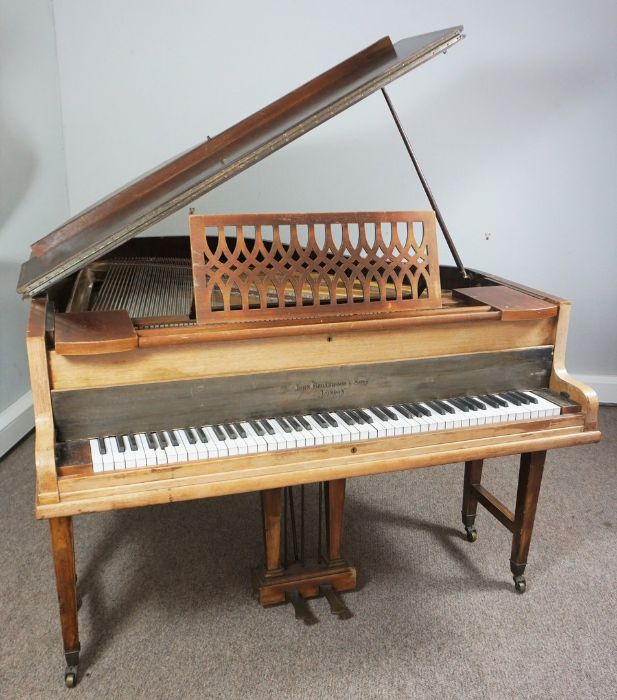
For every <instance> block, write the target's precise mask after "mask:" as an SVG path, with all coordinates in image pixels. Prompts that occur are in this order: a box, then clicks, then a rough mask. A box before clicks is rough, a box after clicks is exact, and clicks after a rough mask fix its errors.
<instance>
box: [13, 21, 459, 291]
mask: <svg viewBox="0 0 617 700" xmlns="http://www.w3.org/2000/svg"><path fill="white" fill-rule="evenodd" d="M462 32H463V28H462V27H460V26H459V27H451V28H449V29H443V30H441V31H436V32H431V33H429V34H422V35H420V36H415V37H410V38H408V39H402V40H401V41H399V42H397V43H396V44H394V45H393V44H392V42H391V40H390V38H389V37H384V38H383V39H380V40H379V41H377V42H375V43H374V44H372V45H371V46H369V47H367V48H366V49H364V51H361V52H360V53H357V54H355V55H354V56H352V57H351V58H348V59H347V60H346V61H343V62H342V63H339V64H338V65H336V66H334V68H331V69H330V70H328V71H326V72H325V73H322V74H321V75H319V76H318V77H316V78H314V79H313V80H311V81H309V82H308V83H305V84H304V85H302V86H301V87H299V88H297V89H296V90H294V91H293V92H290V93H289V94H287V95H285V96H284V97H282V98H280V99H279V100H277V101H276V102H273V103H272V104H270V105H268V106H267V107H265V108H264V109H262V110H260V111H259V112H255V114H253V115H251V116H250V117H247V118H246V119H244V120H243V121H241V122H238V123H237V124H235V125H234V126H232V127H230V128H229V129H227V130H226V131H223V132H221V133H220V134H218V135H217V136H215V137H213V138H211V139H209V140H208V141H206V142H205V143H202V144H200V145H199V146H196V147H195V148H193V149H191V150H189V151H187V152H185V153H183V154H181V155H180V156H178V157H176V158H174V159H173V160H170V161H168V162H167V163H165V164H163V165H161V166H159V167H158V168H156V169H155V170H152V171H150V172H149V173H147V174H145V175H143V176H141V177H140V178H139V179H137V180H134V181H133V182H131V183H129V184H128V185H126V186H124V187H123V188H121V189H119V190H117V191H116V192H114V193H113V194H111V195H109V196H108V197H106V198H105V199H102V200H100V201H99V202H97V203H96V204H94V205H93V206H91V207H89V208H88V209H85V210H84V211H82V212H81V213H80V214H77V215H76V216H75V217H73V218H72V219H69V221H67V222H66V223H65V224H63V225H62V226H60V227H59V228H57V229H56V230H55V231H52V232H51V233H50V234H49V235H47V236H46V237H45V238H42V239H41V240H40V241H37V242H36V243H34V244H33V245H32V256H31V257H30V259H29V260H28V261H27V262H25V263H24V264H23V265H22V269H21V274H20V278H19V284H18V287H17V291H18V292H20V293H21V294H23V295H31V296H32V295H35V294H38V293H40V292H43V291H45V290H46V289H47V288H48V287H50V286H51V285H52V284H54V283H55V282H57V281H58V280H60V279H62V278H63V277H67V276H68V275H70V274H71V273H73V272H75V271H77V270H79V269H80V268H82V267H84V266H85V265H86V264H87V263H89V262H91V261H93V260H96V259H97V258H100V257H101V256H103V255H104V254H105V253H107V252H108V251H110V250H113V249H114V248H116V247H117V246H119V245H120V244H121V243H123V242H124V241H126V240H127V239H129V238H132V237H133V236H135V235H137V234H138V233H140V232H141V231H144V230H145V229H147V228H149V227H150V226H152V225H153V224H155V223H156V222H158V221H160V220H161V219H164V218H165V217H167V216H169V215H170V214H173V213H174V212H175V211H177V210H178V209H180V208H181V207H183V206H185V205H187V204H189V203H190V202H192V201H193V200H195V199H197V198H198V197H200V196H201V195H203V194H205V193H206V192H208V191H210V190H212V189H214V188H215V187H217V186H218V185H220V184H221V183H222V182H225V181H226V180H228V179H229V178H231V177H233V176H234V175H236V174H238V173H240V172H242V171H243V170H245V169H246V168H248V167H250V166H251V165H252V164H253V163H256V162H257V161H259V160H261V159H262V158H265V157H266V156H268V155H270V154H271V153H274V151H276V150H278V149H279V148H282V147H283V146H284V145H285V144H287V143H289V142H290V141H293V140H294V139H296V138H298V137H299V136H301V135H302V134H303V133H305V132H306V131H310V130H311V129H313V128H314V127H316V126H318V125H319V124H321V123H323V122H325V121H326V120H327V119H330V118H331V117H333V116H334V115H336V114H338V113H339V112H342V111H343V110H345V109H347V108H348V107H350V106H351V105H353V104H355V103H356V102H359V101H360V100H362V99H363V98H365V97H367V96H368V95H370V94H372V93H373V92H375V91H376V90H379V89H380V88H382V87H383V86H384V85H387V84H388V83H390V82H391V81H393V80H395V79H396V78H398V77H399V76H401V75H403V74H404V73H407V72H409V71H410V70H413V69H414V68H415V67H416V66H419V65H421V64H422V63H424V62H425V61H428V60H429V59H431V58H433V57H434V56H435V55H437V54H438V53H440V52H443V51H445V50H446V49H448V48H449V47H450V46H452V45H453V44H455V43H457V42H458V41H459V40H460V39H462V38H463V36H464V35H463V33H462Z"/></svg>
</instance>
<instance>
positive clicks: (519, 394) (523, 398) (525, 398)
mask: <svg viewBox="0 0 617 700" xmlns="http://www.w3.org/2000/svg"><path fill="white" fill-rule="evenodd" d="M508 393H510V394H513V395H514V396H517V397H518V398H519V399H520V400H521V401H522V402H523V403H524V404H525V405H526V406H529V405H530V404H532V403H537V401H532V400H531V398H530V397H529V396H527V395H526V394H523V392H522V391H510V392H508Z"/></svg>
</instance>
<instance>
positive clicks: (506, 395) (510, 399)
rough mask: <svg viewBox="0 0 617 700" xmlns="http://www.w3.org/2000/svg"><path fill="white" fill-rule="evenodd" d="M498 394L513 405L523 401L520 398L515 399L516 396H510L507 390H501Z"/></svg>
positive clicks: (518, 404)
mask: <svg viewBox="0 0 617 700" xmlns="http://www.w3.org/2000/svg"><path fill="white" fill-rule="evenodd" d="M499 396H501V398H502V399H504V400H505V401H507V402H508V403H511V404H514V405H515V406H520V405H521V404H522V403H523V402H522V401H521V400H520V399H517V398H516V396H511V395H510V393H509V392H507V391H502V392H501V393H500V394H499Z"/></svg>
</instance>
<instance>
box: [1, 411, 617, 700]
mask: <svg viewBox="0 0 617 700" xmlns="http://www.w3.org/2000/svg"><path fill="white" fill-rule="evenodd" d="M601 428H602V430H603V432H604V440H603V441H602V442H601V443H599V444H598V445H591V446H585V447H578V448H570V449H565V450H555V451H554V452H552V453H549V456H548V459H547V466H546V469H545V472H544V481H543V485H542V492H541V495H540V503H539V506H538V513H537V517H536V526H535V530H534V537H533V542H532V546H531V552H530V558H529V565H528V567H527V572H526V575H527V584H528V586H527V593H525V595H522V596H521V595H517V594H516V593H515V592H514V587H513V584H512V579H511V576H510V572H509V562H508V560H509V549H510V537H509V533H508V532H507V531H506V530H505V528H503V527H502V526H501V525H500V524H499V523H497V521H495V520H494V519H493V518H492V517H491V516H490V515H489V514H488V513H486V512H484V511H482V509H480V512H479V515H478V518H477V521H476V524H477V526H478V530H479V537H478V541H477V542H476V543H475V544H470V543H468V542H467V541H466V540H465V539H464V537H463V535H462V526H461V525H460V505H461V485H462V475H463V471H462V465H460V464H455V465H449V466H446V467H437V468H434V469H427V470H419V471H414V472H407V473H397V474H389V475H383V476H376V477H369V478H365V479H354V480H352V481H351V482H349V484H348V499H347V505H346V530H345V543H344V550H345V554H346V555H347V557H348V559H349V560H350V561H352V562H353V563H354V564H355V565H356V566H357V567H358V575H359V583H360V589H359V590H358V591H356V592H354V593H349V594H347V595H346V596H345V600H346V602H347V604H348V605H349V607H350V608H351V609H352V611H353V612H354V617H353V619H351V620H348V621H340V620H339V619H338V618H336V617H334V616H332V615H331V614H330V613H329V608H328V606H327V603H326V602H325V601H323V600H318V601H315V602H313V603H312V609H313V611H314V612H315V614H316V615H317V616H318V617H319V619H320V622H319V624H317V625H314V626H312V627H307V626H305V625H303V624H302V623H301V622H297V621H296V620H294V617H293V614H292V611H291V609H290V608H289V607H288V606H280V607H275V608H270V609H262V608H261V607H260V606H259V605H258V604H257V603H256V602H255V601H254V599H253V597H252V594H251V588H250V577H249V567H250V566H251V565H253V564H255V563H258V562H259V561H260V560H261V552H262V550H261V528H260V524H259V499H258V497H257V496H256V495H255V494H247V495H242V496H234V497H231V496H230V497H223V498H214V499H209V500H205V501H201V502H199V501H194V502H187V503H178V504H173V505H169V506H165V507H163V506H156V507H149V508H141V509H136V510H127V511H116V512H113V513H104V514H96V515H86V516H82V517H80V518H77V519H76V520H75V537H76V551H77V566H78V574H79V592H80V595H81V597H82V599H83V603H82V607H81V611H80V625H81V640H82V654H81V657H82V658H81V664H80V672H81V678H80V683H79V685H78V686H77V688H76V689H75V690H72V691H70V690H67V689H65V688H64V684H63V671H64V659H63V656H62V647H61V640H60V633H59V621H58V609H57V600H56V597H55V588H54V584H53V570H52V562H51V556H50V552H49V538H48V532H47V529H48V528H47V527H46V524H45V523H44V522H36V521H35V520H34V518H33V516H32V510H33V491H34V468H33V450H34V440H33V437H32V436H29V437H28V438H26V439H25V440H24V441H22V442H21V443H20V444H19V445H18V446H16V447H15V448H14V449H13V450H12V451H11V452H10V453H9V454H8V455H6V456H5V458H4V459H3V460H2V461H1V462H0V533H1V534H0V552H1V562H2V565H1V567H0V698H56V697H58V698H60V697H63V698H67V697H73V698H75V699H76V700H79V699H80V698H165V699H167V698H188V699H193V698H195V699H198V698H302V699H304V698H307V699H309V698H320V699H321V698H414V699H416V700H421V699H423V698H439V699H442V698H444V699H445V698H453V699H454V698H456V699H457V700H461V699H466V698H483V699H485V698H489V699H491V700H492V699H498V700H499V699H501V698H504V699H505V698H542V699H543V700H545V699H548V698H570V699H571V698H614V697H616V695H617V593H616V590H617V588H616V582H617V556H616V555H617V546H616V544H617V538H616V534H617V520H616V519H615V518H616V516H615V512H616V504H617V458H616V455H617V408H608V407H607V408H603V409H602V410H601ZM516 469H517V462H516V459H515V458H504V459H497V460H492V461H490V462H488V463H487V466H486V467H485V474H486V476H485V482H486V485H487V486H488V487H489V488H491V490H493V491H494V492H495V493H496V494H497V495H499V496H500V497H502V498H503V499H504V500H505V502H506V503H509V504H510V505H513V503H514V497H515V493H516Z"/></svg>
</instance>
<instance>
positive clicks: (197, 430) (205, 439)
mask: <svg viewBox="0 0 617 700" xmlns="http://www.w3.org/2000/svg"><path fill="white" fill-rule="evenodd" d="M193 430H194V431H195V433H196V434H197V437H198V439H199V442H203V443H204V444H205V443H206V442H208V434H207V433H206V431H205V430H204V429H203V428H193ZM215 433H216V431H215ZM217 437H218V435H217ZM219 439H221V440H224V439H225V436H224V435H223V437H222V438H219Z"/></svg>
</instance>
